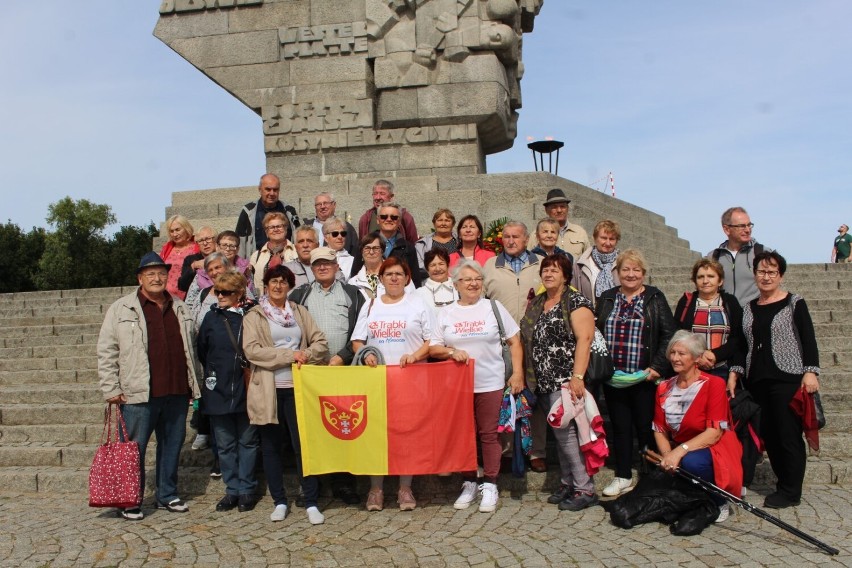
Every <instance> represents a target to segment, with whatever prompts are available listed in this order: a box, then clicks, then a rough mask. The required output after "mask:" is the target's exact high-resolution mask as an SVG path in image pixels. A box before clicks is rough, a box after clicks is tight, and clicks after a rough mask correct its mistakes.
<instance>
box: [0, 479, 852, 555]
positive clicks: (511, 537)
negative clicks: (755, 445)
mask: <svg viewBox="0 0 852 568" xmlns="http://www.w3.org/2000/svg"><path fill="white" fill-rule="evenodd" d="M218 498H219V496H216V495H212V494H208V495H204V496H200V497H197V498H193V499H191V500H190V501H189V505H190V509H191V510H190V512H189V513H188V514H177V513H169V512H166V511H154V510H152V509H151V508H150V507H146V508H145V513H146V517H145V519H144V520H143V521H141V522H130V521H125V520H123V519H120V518H117V517H116V516H115V512H114V510H107V509H91V508H89V507H87V505H86V501H85V497H80V498H69V497H68V496H65V495H60V496H50V495H45V494H43V493H38V494H34V493H16V492H14V491H10V490H9V488H4V491H3V492H2V494H0V527H1V528H0V564H1V565H3V566H20V567H29V566H116V565H119V564H120V565H121V566H122V567H128V566H143V565H145V566H171V565H195V564H204V565H208V566H215V565H222V566H258V567H261V566H318V567H335V566H370V567H371V568H377V567H380V566H426V567H442V566H501V567H503V566H550V565H554V566H583V567H587V566H608V567H609V566H734V565H736V566H787V565H792V566H809V565H838V566H852V556H850V552H852V543H851V542H850V533H852V520H850V519H851V518H852V491H850V490H849V489H848V488H844V487H842V486H837V485H826V486H818V485H817V486H815V485H810V486H808V487H806V489H805V498H804V500H803V502H802V505H801V506H799V507H797V508H795V509H793V510H785V511H781V512H780V514H779V516H780V517H781V518H782V519H783V520H784V521H786V522H788V523H790V524H792V525H793V526H796V527H798V528H800V529H801V530H804V531H805V532H808V533H809V534H812V535H814V536H817V537H818V538H820V539H821V540H823V541H824V542H826V543H828V544H830V545H832V546H834V547H836V548H840V549H841V553H840V555H839V556H836V557H829V556H827V555H826V554H824V553H821V552H819V551H818V550H817V549H815V548H814V547H812V546H810V545H808V544H806V543H804V542H803V541H801V540H799V539H797V538H796V537H794V536H792V535H790V534H788V533H786V532H784V531H782V530H781V529H779V528H777V527H775V526H774V525H772V524H770V523H768V522H766V521H763V520H761V519H759V518H757V517H756V516H754V515H752V514H750V513H746V512H744V511H740V510H738V513H737V515H736V516H735V517H732V518H731V519H729V520H728V521H726V522H725V523H723V524H721V525H714V526H712V527H709V528H708V529H706V530H705V531H704V533H703V534H701V535H699V536H694V537H689V538H683V537H674V536H672V535H671V534H670V533H669V531H668V529H667V527H665V526H662V525H658V524H650V525H644V526H640V527H637V528H635V529H633V530H629V531H627V530H621V529H617V528H615V527H614V526H612V525H611V524H610V522H609V518H608V515H607V514H606V512H605V511H604V510H603V509H602V508H601V507H593V508H591V509H587V510H585V511H582V512H580V513H570V512H567V511H566V512H561V511H559V510H557V508H556V506H554V505H548V504H547V502H546V500H545V499H546V496H544V495H525V496H523V497H522V498H520V499H513V498H511V497H507V496H501V500H500V507H499V509H498V510H497V512H496V513H493V514H484V513H479V512H478V511H477V509H476V507H471V508H469V509H467V510H464V511H456V510H454V509H453V507H452V501H451V500H450V499H447V498H442V499H433V500H432V501H431V502H421V503H420V505H419V506H418V508H417V510H415V511H413V512H410V513H401V512H400V511H398V510H396V509H395V508H390V505H391V502H390V501H391V500H390V499H386V505H388V506H389V507H388V508H387V509H385V510H384V511H382V512H379V513H367V512H366V511H364V510H363V508H361V507H346V506H344V505H343V504H341V503H340V502H339V501H329V500H328V499H326V500H325V501H324V502H322V503H321V506H323V507H325V514H326V523H325V524H324V525H322V526H311V525H310V524H308V522H307V518H306V516H305V512H304V510H303V509H300V508H296V509H295V511H293V512H291V514H290V515H288V517H287V519H286V520H285V521H284V522H280V523H272V522H270V520H269V513H270V512H271V509H272V505H271V502H270V500H269V497H265V498H264V499H263V500H262V501H261V502H260V503H259V504H258V507H257V508H256V509H255V510H254V511H252V512H249V513H238V512H237V511H236V510H234V511H230V512H227V513H217V512H215V511H214V507H215V504H216V502H217V500H218ZM454 498H455V495H454V496H452V499H454ZM750 498H751V499H752V500H753V502H755V503H757V504H762V500H763V498H762V497H761V496H759V495H754V494H752V495H750ZM424 501H425V500H424Z"/></svg>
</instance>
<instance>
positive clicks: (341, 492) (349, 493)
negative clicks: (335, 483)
mask: <svg viewBox="0 0 852 568" xmlns="http://www.w3.org/2000/svg"><path fill="white" fill-rule="evenodd" d="M332 495H334V496H335V497H336V498H338V499H340V500H341V501H343V502H344V503H346V504H347V505H357V504H358V503H360V502H361V498H360V497H358V493H356V492H355V490H354V489H352V488H351V487H348V486H344V487H339V488H337V489H335V490H334V491H332Z"/></svg>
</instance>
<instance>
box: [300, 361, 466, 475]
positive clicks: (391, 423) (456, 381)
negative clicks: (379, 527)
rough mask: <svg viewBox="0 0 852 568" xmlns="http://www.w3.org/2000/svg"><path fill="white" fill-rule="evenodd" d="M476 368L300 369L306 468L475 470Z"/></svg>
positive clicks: (431, 365)
mask: <svg viewBox="0 0 852 568" xmlns="http://www.w3.org/2000/svg"><path fill="white" fill-rule="evenodd" d="M473 368H474V365H473V361H471V362H470V364H469V365H463V364H459V363H455V362H452V361H448V362H443V363H428V364H419V365H409V366H406V367H405V368H404V369H403V368H400V367H398V366H384V365H381V366H378V367H375V368H370V367H323V366H314V365H303V366H302V368H301V369H297V368H296V367H293V381H294V385H295V395H296V414H297V418H298V421H299V435H300V438H301V445H302V468H303V471H304V474H305V475H318V474H323V473H332V472H337V471H348V472H351V473H354V474H357V475H422V474H429V473H439V472H442V471H470V470H475V469H476V435H475V428H474V419H473Z"/></svg>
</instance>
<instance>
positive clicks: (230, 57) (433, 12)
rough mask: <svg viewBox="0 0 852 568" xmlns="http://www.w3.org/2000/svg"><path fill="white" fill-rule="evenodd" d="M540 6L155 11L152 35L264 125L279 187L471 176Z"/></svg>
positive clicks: (507, 105) (507, 109) (481, 161)
mask: <svg viewBox="0 0 852 568" xmlns="http://www.w3.org/2000/svg"><path fill="white" fill-rule="evenodd" d="M543 1H544V0H164V1H163V2H162V4H161V5H160V19H159V21H158V22H157V26H156V28H155V30H154V35H155V36H156V37H158V38H159V39H160V40H162V41H163V42H165V43H166V44H167V45H168V46H169V47H171V48H172V49H174V50H175V51H176V52H177V53H178V54H180V55H181V56H182V57H184V58H185V59H186V60H187V61H189V62H190V63H191V64H192V65H194V66H195V67H197V68H198V69H199V70H200V71H202V72H203V73H204V74H206V75H207V76H208V77H210V78H211V79H212V80H213V81H215V82H216V83H217V84H219V85H221V86H222V87H223V88H225V89H226V90H228V92H230V93H231V94H233V95H234V96H235V97H236V98H238V99H239V100H240V101H242V102H243V103H244V104H246V105H247V106H248V107H249V108H251V109H252V110H254V111H255V112H256V113H258V114H259V115H260V116H261V118H262V120H263V134H264V148H265V152H266V160H267V170H268V171H271V172H276V173H279V174H280V175H281V176H282V177H287V178H293V177H316V178H319V179H322V180H334V179H353V178H357V177H369V176H372V177H375V176H376V175H378V174H380V175H383V176H388V175H392V176H394V177H395V176H417V175H441V174H450V175H459V174H461V175H464V174H479V173H484V172H485V156H486V155H487V154H492V153H495V152H499V151H501V150H505V149H507V148H510V147H511V146H512V143H513V142H514V139H515V135H516V125H517V120H518V114H517V109H519V108H520V107H521V89H520V80H521V77H522V76H523V63H522V61H521V51H522V49H521V48H522V36H523V33H525V32H530V31H532V29H533V22H534V19H535V16H536V15H537V14H538V13H539V10H540V9H541V5H542V3H543Z"/></svg>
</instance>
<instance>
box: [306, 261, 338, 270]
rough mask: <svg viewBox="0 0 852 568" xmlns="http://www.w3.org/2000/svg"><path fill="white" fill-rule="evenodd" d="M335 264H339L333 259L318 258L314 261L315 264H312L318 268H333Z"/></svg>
mask: <svg viewBox="0 0 852 568" xmlns="http://www.w3.org/2000/svg"><path fill="white" fill-rule="evenodd" d="M335 264H337V263H336V262H333V261H331V260H318V261H316V262H314V263H313V264H311V266H312V267H314V268H317V269H319V268H332V267H333V266H334V265H335Z"/></svg>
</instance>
